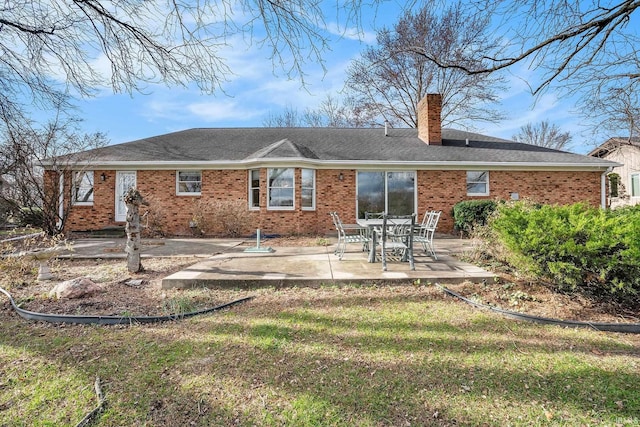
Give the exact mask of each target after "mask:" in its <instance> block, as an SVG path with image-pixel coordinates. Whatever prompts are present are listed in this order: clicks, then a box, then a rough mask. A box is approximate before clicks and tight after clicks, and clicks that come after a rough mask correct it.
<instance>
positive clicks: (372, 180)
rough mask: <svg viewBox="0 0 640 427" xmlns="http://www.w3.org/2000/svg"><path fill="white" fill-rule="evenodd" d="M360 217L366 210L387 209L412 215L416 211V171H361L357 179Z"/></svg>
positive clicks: (357, 207)
mask: <svg viewBox="0 0 640 427" xmlns="http://www.w3.org/2000/svg"><path fill="white" fill-rule="evenodd" d="M356 194H357V196H356V197H357V206H356V209H357V212H358V218H364V213H365V212H382V211H386V212H388V213H389V214H392V215H411V214H412V213H414V212H415V200H416V173H415V172H413V171H412V172H396V171H384V172H367V171H359V172H358V180H357V192H356Z"/></svg>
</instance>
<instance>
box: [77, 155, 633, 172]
mask: <svg viewBox="0 0 640 427" xmlns="http://www.w3.org/2000/svg"><path fill="white" fill-rule="evenodd" d="M74 166H75V167H88V168H90V169H120V170H127V169H131V170H144V169H146V170H152V169H181V168H183V169H242V168H246V169H250V168H258V167H300V166H308V167H314V168H317V169H362V170H365V169H367V170H380V169H388V168H391V167H393V168H399V169H407V170H410V169H413V170H415V169H421V170H427V169H432V170H451V169H471V170H473V169H475V170H522V169H530V170H567V169H570V170H583V171H594V170H602V169H603V168H610V167H616V166H622V165H621V164H618V163H615V162H611V161H608V160H605V161H602V162H593V163H574V162H553V163H549V162H544V163H542V162H474V161H464V162H456V161H392V160H383V161H381V160H356V161H354V160H317V159H308V158H271V159H263V158H260V159H243V160H224V161H215V160H212V161H195V162H194V161H107V162H99V161H85V162H78V163H75V164H74Z"/></svg>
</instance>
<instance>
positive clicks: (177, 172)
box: [176, 170, 202, 196]
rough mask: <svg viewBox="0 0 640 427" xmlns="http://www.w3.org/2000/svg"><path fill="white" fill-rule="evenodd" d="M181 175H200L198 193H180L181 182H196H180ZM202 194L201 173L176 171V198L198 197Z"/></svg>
mask: <svg viewBox="0 0 640 427" xmlns="http://www.w3.org/2000/svg"><path fill="white" fill-rule="evenodd" d="M181 173H189V174H193V173H198V174H200V181H199V182H200V191H180V184H181V183H183V182H198V181H186V180H180V174H181ZM201 194H202V171H196V170H177V171H176V196H200V195H201Z"/></svg>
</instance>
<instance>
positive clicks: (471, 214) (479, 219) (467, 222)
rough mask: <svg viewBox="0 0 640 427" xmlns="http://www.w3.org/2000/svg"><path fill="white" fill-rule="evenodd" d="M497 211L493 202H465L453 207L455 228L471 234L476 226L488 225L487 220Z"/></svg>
mask: <svg viewBox="0 0 640 427" xmlns="http://www.w3.org/2000/svg"><path fill="white" fill-rule="evenodd" d="M495 209H496V202H495V201H493V200H464V201H462V202H458V203H456V204H455V205H454V206H453V219H454V227H455V228H456V230H459V231H462V232H463V233H467V234H468V233H471V232H472V231H473V229H474V228H475V227H476V226H482V225H485V224H486V223H487V218H488V217H489V215H491V214H492V213H493V211H494V210H495Z"/></svg>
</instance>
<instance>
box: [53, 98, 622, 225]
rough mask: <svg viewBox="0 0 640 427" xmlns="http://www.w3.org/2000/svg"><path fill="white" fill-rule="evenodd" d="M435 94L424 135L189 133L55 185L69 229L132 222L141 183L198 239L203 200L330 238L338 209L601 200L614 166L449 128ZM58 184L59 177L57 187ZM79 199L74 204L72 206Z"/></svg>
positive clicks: (104, 152)
mask: <svg viewBox="0 0 640 427" xmlns="http://www.w3.org/2000/svg"><path fill="white" fill-rule="evenodd" d="M441 103H442V98H441V96H440V95H438V94H430V95H427V96H426V97H425V98H424V99H423V100H422V101H420V103H419V105H418V110H419V116H418V128H417V129H389V130H388V131H387V130H385V129H371V128H366V129H346V128H342V129H341V128H229V129H189V130H184V131H179V132H175V133H170V134H166V135H160V136H154V137H150V138H145V139H141V140H138V141H133V142H128V143H123V144H118V145H111V146H106V147H103V148H99V149H95V150H89V151H86V152H82V153H77V154H76V157H77V158H79V159H81V158H84V159H87V160H84V161H81V160H79V161H77V162H76V163H75V168H76V170H75V171H72V172H67V173H66V174H64V175H65V176H64V179H63V178H62V177H61V176H59V175H63V174H57V173H56V172H55V171H54V170H52V167H51V165H49V170H48V171H47V172H46V173H47V175H48V178H49V179H50V180H53V181H52V182H58V181H59V187H60V188H63V191H62V194H63V195H64V196H63V197H64V198H65V200H66V201H70V202H71V203H70V204H69V203H62V204H61V206H68V209H69V211H68V212H67V214H68V217H67V220H66V222H65V231H89V230H100V229H103V228H107V227H113V226H118V225H124V221H125V212H126V211H125V206H124V204H123V202H122V200H121V197H122V194H123V193H124V192H125V191H126V189H127V188H129V187H130V186H136V187H137V188H138V190H139V191H140V192H141V194H142V195H143V196H144V197H148V198H150V199H152V200H154V201H155V203H157V204H159V206H156V209H160V210H161V211H162V212H163V214H164V221H165V223H164V228H165V231H166V232H167V233H169V234H172V235H190V234H191V230H190V228H189V223H190V220H191V219H192V217H193V212H194V209H195V206H196V203H195V201H196V200H199V199H204V200H239V201H242V203H243V204H244V205H245V206H246V210H247V215H249V217H250V220H249V224H248V226H249V227H248V230H250V231H249V233H251V232H253V231H255V229H257V228H260V229H261V230H262V231H263V233H273V234H325V233H329V232H331V231H332V230H333V224H332V221H331V217H330V216H329V212H330V211H337V212H338V213H339V214H340V216H341V218H342V219H343V221H344V222H350V223H352V222H355V219H356V217H357V216H362V215H363V213H364V212H365V211H382V210H387V211H389V212H391V213H397V214H405V213H411V212H416V213H417V214H418V218H421V216H422V213H424V212H425V211H426V210H431V209H435V210H441V211H442V217H441V220H440V223H439V226H438V231H440V232H452V231H453V218H452V207H453V206H454V205H455V204H456V203H457V202H459V201H462V200H468V199H487V198H490V199H517V198H527V199H532V200H535V201H538V202H542V203H550V204H564V203H573V202H578V201H584V202H587V203H589V204H592V205H596V206H598V205H604V197H605V182H606V181H605V176H606V175H605V174H606V172H607V170H608V169H609V168H610V167H612V166H615V165H616V164H615V163H612V162H610V161H607V160H603V159H598V158H594V157H587V156H583V155H578V154H573V153H567V152H562V151H557V150H550V149H546V148H541V147H537V146H532V145H527V144H521V143H516V142H512V141H507V140H503V139H499V138H494V137H490V136H484V135H479V134H476V133H470V132H465V131H460V130H454V129H442V128H441V121H440V115H441ZM56 180H58V181H56ZM67 198H71V200H69V199H67Z"/></svg>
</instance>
